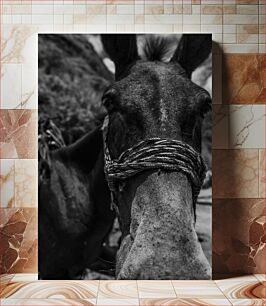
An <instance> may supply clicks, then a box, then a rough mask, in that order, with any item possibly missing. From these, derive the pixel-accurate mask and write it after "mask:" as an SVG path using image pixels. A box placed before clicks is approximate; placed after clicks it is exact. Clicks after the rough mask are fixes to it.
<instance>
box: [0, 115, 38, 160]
mask: <svg viewBox="0 0 266 306" xmlns="http://www.w3.org/2000/svg"><path fill="white" fill-rule="evenodd" d="M0 132H1V140H0V157H1V158H24V159H27V158H32V159H34V158H37V111H36V110H3V109H1V110H0Z"/></svg>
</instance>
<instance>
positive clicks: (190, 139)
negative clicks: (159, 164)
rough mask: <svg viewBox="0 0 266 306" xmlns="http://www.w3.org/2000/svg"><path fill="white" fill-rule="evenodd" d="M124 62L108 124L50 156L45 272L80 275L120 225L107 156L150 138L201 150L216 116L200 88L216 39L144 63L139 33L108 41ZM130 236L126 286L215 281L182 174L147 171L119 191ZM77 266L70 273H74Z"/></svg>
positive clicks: (189, 38)
mask: <svg viewBox="0 0 266 306" xmlns="http://www.w3.org/2000/svg"><path fill="white" fill-rule="evenodd" d="M102 42H103V46H104V48H105V51H106V52H107V53H108V54H109V56H110V58H111V59H112V61H113V62H114V64H115V82H114V83H113V84H112V85H111V86H109V87H108V88H107V90H106V91H105V93H104V94H103V99H102V100H103V105H104V107H105V108H106V110H107V113H108V118H109V122H108V133H107V134H106V139H105V146H104V144H103V138H104V136H105V135H103V131H102V129H101V127H99V128H97V129H96V130H95V131H93V132H92V133H90V134H88V135H86V136H84V137H83V138H82V139H81V140H79V141H78V142H77V143H75V144H73V145H70V146H69V147H65V148H62V149H58V150H55V151H53V152H51V155H50V159H51V165H52V167H51V169H50V174H49V175H50V178H49V181H47V183H46V184H43V186H41V187H40V200H39V209H40V213H39V215H40V218H39V237H40V242H39V245H40V248H39V252H40V253H39V271H40V276H41V277H42V278H44V279H45V278H71V277H73V275H74V274H76V273H78V272H80V271H81V270H82V269H83V268H84V267H86V266H89V265H90V264H91V263H93V261H95V259H96V257H97V256H98V255H99V253H100V249H101V246H102V242H103V241H104V239H105V237H106V235H108V233H109V231H110V228H111V227H112V224H113V221H114V218H115V213H114V210H111V208H110V202H111V201H112V199H111V197H110V190H109V187H110V186H108V184H107V180H106V175H105V174H106V173H105V172H104V167H105V163H106V160H105V155H104V153H105V150H106V147H107V148H108V152H109V154H110V157H111V158H112V159H114V160H117V159H118V158H119V156H120V155H121V154H122V153H123V152H125V151H126V150H127V149H129V148H132V147H133V146H134V145H136V144H137V143H139V142H140V141H143V140H145V139H151V138H154V137H159V138H162V139H172V140H176V141H180V142H182V143H184V144H186V145H188V146H190V147H192V148H194V150H195V151H198V152H200V130H201V122H202V119H203V117H204V114H205V113H206V112H208V111H209V110H210V107H211V98H210V95H209V94H208V92H207V91H205V90H204V89H203V88H201V87H199V86H197V85H196V84H194V83H193V82H192V81H191V75H192V72H193V71H194V70H195V69H196V68H197V67H198V66H199V65H200V64H201V63H202V62H203V61H204V60H205V59H206V58H207V56H208V55H209V53H210V50H211V36H210V35H207V34H206V35H192V34H186V35H183V36H182V37H181V39H180V42H179V44H178V46H177V48H176V50H175V52H174V54H173V56H172V58H171V60H170V61H169V62H167V63H165V62H160V61H158V60H156V59H155V60H154V61H149V60H141V59H140V58H139V56H138V50H137V42H136V36H135V35H133V34H132V35H122V34H118V35H102ZM114 196H115V211H116V214H117V216H118V219H119V223H120V228H121V231H122V237H121V245H120V248H119V250H118V252H117V258H116V278H117V279H209V278H210V277H211V268H210V265H209V263H208V261H207V259H206V257H205V255H204V253H203V250H202V248H201V245H200V243H199V240H198V237H197V234H196V231H195V219H194V214H195V211H194V209H195V207H194V205H193V186H192V184H191V181H190V180H189V179H188V177H187V175H186V174H184V173H183V172H181V171H168V170H163V169H159V170H158V169H147V170H145V171H142V172H140V173H138V174H137V175H134V176H132V177H130V178H129V179H126V180H125V181H124V183H123V188H121V190H120V189H119V190H118V191H117V192H114ZM68 266H69V267H71V269H70V268H67V267H68Z"/></svg>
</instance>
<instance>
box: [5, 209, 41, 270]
mask: <svg viewBox="0 0 266 306" xmlns="http://www.w3.org/2000/svg"><path fill="white" fill-rule="evenodd" d="M0 224H1V227H0V238H1V251H0V262H1V267H0V273H19V272H20V273H32V272H37V247H38V246H37V210H36V209H35V208H24V209H16V208H1V209H0Z"/></svg>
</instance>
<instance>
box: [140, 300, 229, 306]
mask: <svg viewBox="0 0 266 306" xmlns="http://www.w3.org/2000/svg"><path fill="white" fill-rule="evenodd" d="M140 305H141V306H164V305H165V306H186V305H191V306H197V305H199V306H208V305H212V306H216V305H220V306H227V305H231V304H230V303H229V301H228V300H227V299H225V298H223V299H208V298H204V299H164V298H158V299H140Z"/></svg>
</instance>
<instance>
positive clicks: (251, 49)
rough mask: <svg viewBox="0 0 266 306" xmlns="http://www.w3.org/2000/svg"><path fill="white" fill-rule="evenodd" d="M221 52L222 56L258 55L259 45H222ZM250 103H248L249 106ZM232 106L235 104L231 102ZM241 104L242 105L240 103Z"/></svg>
mask: <svg viewBox="0 0 266 306" xmlns="http://www.w3.org/2000/svg"><path fill="white" fill-rule="evenodd" d="M223 52H224V54H227V53H228V54H230V53H233V54H235V53H237V54H238V55H242V54H243V55H245V54H246V53H259V45H258V44H237V43H235V44H225V43H224V44H223ZM249 103H251V102H248V103H247V104H249ZM232 104H237V103H235V102H232ZM240 104H243V103H240Z"/></svg>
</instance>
